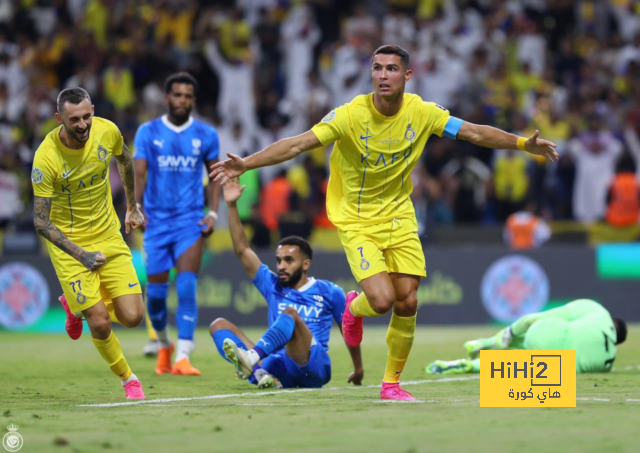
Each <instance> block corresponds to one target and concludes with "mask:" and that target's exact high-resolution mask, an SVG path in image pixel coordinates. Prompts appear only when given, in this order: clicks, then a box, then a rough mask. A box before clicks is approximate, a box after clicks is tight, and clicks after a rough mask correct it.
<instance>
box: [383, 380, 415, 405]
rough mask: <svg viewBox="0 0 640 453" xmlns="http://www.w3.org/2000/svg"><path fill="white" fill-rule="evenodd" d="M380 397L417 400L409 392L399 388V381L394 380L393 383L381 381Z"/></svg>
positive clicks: (384, 398)
mask: <svg viewBox="0 0 640 453" xmlns="http://www.w3.org/2000/svg"><path fill="white" fill-rule="evenodd" d="M380 399H382V400H396V401H417V400H416V398H415V397H414V396H413V395H412V394H411V393H409V392H407V391H406V390H403V389H401V388H400V383H399V382H396V383H395V384H390V383H388V382H383V383H382V389H381V390H380Z"/></svg>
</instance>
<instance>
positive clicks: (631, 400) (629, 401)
mask: <svg viewBox="0 0 640 453" xmlns="http://www.w3.org/2000/svg"><path fill="white" fill-rule="evenodd" d="M625 401H626V402H627V403H640V400H636V399H633V398H627V399H626V400H625Z"/></svg>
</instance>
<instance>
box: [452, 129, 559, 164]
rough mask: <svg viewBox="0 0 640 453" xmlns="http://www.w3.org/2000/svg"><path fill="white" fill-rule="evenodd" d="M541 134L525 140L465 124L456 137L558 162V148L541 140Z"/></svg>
mask: <svg viewBox="0 0 640 453" xmlns="http://www.w3.org/2000/svg"><path fill="white" fill-rule="evenodd" d="M539 135H540V132H539V131H537V130H536V131H535V132H534V133H533V135H532V136H531V137H529V138H528V139H525V138H524V137H518V136H517V135H514V134H510V133H508V132H505V131H503V130H501V129H497V128H495V127H491V126H483V125H480V124H473V123H468V122H466V121H465V122H464V123H462V126H461V127H460V130H459V131H458V135H457V136H456V138H457V139H459V140H466V141H468V142H471V143H473V144H474V145H478V146H484V147H486V148H493V149H519V150H522V151H526V152H528V153H531V154H535V155H538V156H543V157H544V158H545V159H547V160H548V161H549V162H555V161H557V160H558V153H557V152H556V150H555V148H556V147H557V146H558V145H556V144H555V143H552V142H550V141H547V140H543V139H541V138H539Z"/></svg>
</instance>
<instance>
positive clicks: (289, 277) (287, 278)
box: [278, 265, 304, 288]
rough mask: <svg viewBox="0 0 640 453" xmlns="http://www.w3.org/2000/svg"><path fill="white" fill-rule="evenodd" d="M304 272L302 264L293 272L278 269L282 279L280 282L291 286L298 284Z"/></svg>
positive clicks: (279, 276) (279, 277) (279, 278)
mask: <svg viewBox="0 0 640 453" xmlns="http://www.w3.org/2000/svg"><path fill="white" fill-rule="evenodd" d="M303 272H304V270H303V269H302V265H300V267H298V268H297V269H295V270H293V271H292V272H289V271H287V270H284V269H281V270H278V280H279V281H280V284H281V285H282V286H286V287H289V288H290V287H292V286H296V285H297V284H298V282H299V281H300V279H301V278H302V273H303Z"/></svg>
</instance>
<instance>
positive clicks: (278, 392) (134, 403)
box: [76, 376, 480, 407]
mask: <svg viewBox="0 0 640 453" xmlns="http://www.w3.org/2000/svg"><path fill="white" fill-rule="evenodd" d="M478 379H480V376H469V377H455V378H443V379H422V380H419V381H407V382H403V383H402V385H404V386H406V385H419V384H430V383H440V382H456V381H474V380H478ZM373 388H380V385H365V386H361V387H356V386H353V387H326V388H319V389H318V388H313V389H294V390H288V389H285V390H276V391H271V392H245V393H232V394H223V395H208V396H194V397H188V398H160V399H156V400H142V401H130V402H123V403H99V404H78V405H76V407H121V406H138V405H141V404H162V403H176V402H182V401H198V400H214V399H224V398H242V397H245V396H265V395H281V394H284V393H303V392H327V391H335V390H360V389H373Z"/></svg>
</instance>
